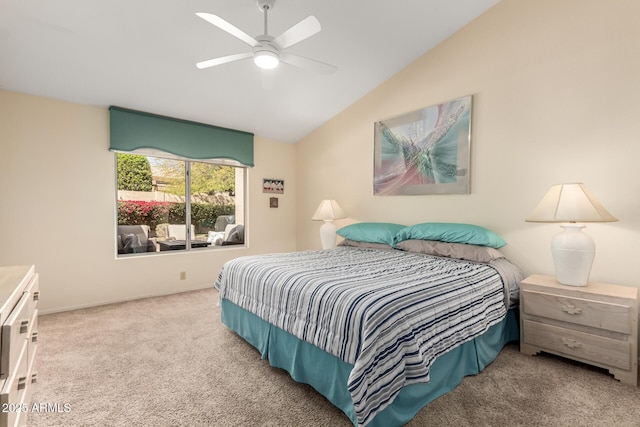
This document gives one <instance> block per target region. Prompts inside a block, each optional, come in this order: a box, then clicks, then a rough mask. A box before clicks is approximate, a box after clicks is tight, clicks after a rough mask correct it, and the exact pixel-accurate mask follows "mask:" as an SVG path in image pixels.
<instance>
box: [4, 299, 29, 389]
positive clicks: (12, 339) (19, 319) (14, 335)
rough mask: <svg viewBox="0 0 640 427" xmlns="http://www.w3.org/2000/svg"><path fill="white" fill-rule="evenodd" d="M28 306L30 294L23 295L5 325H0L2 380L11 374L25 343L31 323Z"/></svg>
mask: <svg viewBox="0 0 640 427" xmlns="http://www.w3.org/2000/svg"><path fill="white" fill-rule="evenodd" d="M30 304H31V294H30V293H24V294H23V295H22V298H20V301H19V302H18V304H17V305H16V307H15V308H14V309H13V311H12V312H11V315H10V316H9V318H8V319H7V321H6V323H5V324H4V325H2V358H1V359H0V374H1V375H2V378H6V377H7V376H8V375H9V373H10V372H12V370H13V367H14V366H15V365H16V362H17V361H18V357H19V355H20V351H21V350H22V347H23V346H24V345H25V344H26V343H27V337H28V336H29V322H30V321H31V313H29V308H30Z"/></svg>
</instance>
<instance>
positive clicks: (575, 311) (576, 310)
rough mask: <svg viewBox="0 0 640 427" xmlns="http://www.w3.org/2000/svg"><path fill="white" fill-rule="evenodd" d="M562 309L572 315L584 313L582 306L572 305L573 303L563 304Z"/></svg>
mask: <svg viewBox="0 0 640 427" xmlns="http://www.w3.org/2000/svg"><path fill="white" fill-rule="evenodd" d="M562 311H564V312H565V313H567V314H571V315H573V314H580V313H582V309H581V308H580V307H576V306H575V305H571V304H567V305H563V306H562Z"/></svg>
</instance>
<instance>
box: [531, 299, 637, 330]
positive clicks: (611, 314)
mask: <svg viewBox="0 0 640 427" xmlns="http://www.w3.org/2000/svg"><path fill="white" fill-rule="evenodd" d="M522 301H523V310H524V313H525V314H529V315H533V316H541V317H546V318H549V319H555V320H561V321H564V322H569V323H576V324H579V325H583V326H591V327H594V328H598V329H605V330H608V331H613V332H620V333H623V334H630V333H631V331H632V328H633V326H632V309H631V307H630V306H628V305H621V304H612V303H608V302H603V301H594V300H589V299H581V298H574V297H567V296H564V295H557V294H554V293H545V292H532V291H524V292H522Z"/></svg>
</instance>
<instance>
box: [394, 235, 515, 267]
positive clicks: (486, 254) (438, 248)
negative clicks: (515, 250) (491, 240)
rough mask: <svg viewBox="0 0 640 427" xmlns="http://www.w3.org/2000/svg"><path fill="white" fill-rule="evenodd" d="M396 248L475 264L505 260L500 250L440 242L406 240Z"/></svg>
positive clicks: (397, 244)
mask: <svg viewBox="0 0 640 427" xmlns="http://www.w3.org/2000/svg"><path fill="white" fill-rule="evenodd" d="M396 248H398V249H401V250H403V251H407V252H416V253H421V254H427V255H435V256H442V257H448V258H456V259H463V260H467V261H475V262H491V261H493V260H494V259H498V258H504V255H503V254H502V253H501V252H500V251H499V250H497V249H494V248H491V247H488V246H478V245H471V244H467V243H449V242H440V241H438V240H417V239H413V240H404V241H402V242H400V243H396Z"/></svg>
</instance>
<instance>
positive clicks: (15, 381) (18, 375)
mask: <svg viewBox="0 0 640 427" xmlns="http://www.w3.org/2000/svg"><path fill="white" fill-rule="evenodd" d="M25 342H26V340H25ZM26 352H27V346H26V345H25V346H24V347H23V348H22V351H21V352H20V355H19V358H18V360H19V362H18V365H17V366H16V369H15V370H14V371H13V372H12V375H11V376H10V377H9V378H8V379H7V381H5V383H4V387H3V388H2V391H1V392H0V405H1V406H2V407H4V408H7V411H2V412H0V423H1V424H2V425H3V426H15V425H21V424H22V425H24V422H23V421H25V420H26V413H23V412H25V411H26V409H27V407H26V406H25V397H26V391H27V387H28V386H29V381H28V380H29V378H28V368H29V366H28V363H27V354H26Z"/></svg>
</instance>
